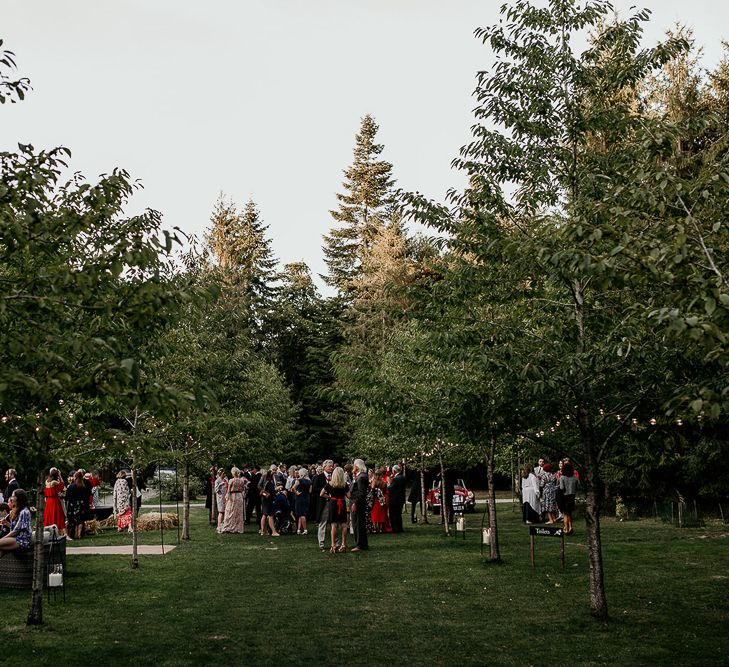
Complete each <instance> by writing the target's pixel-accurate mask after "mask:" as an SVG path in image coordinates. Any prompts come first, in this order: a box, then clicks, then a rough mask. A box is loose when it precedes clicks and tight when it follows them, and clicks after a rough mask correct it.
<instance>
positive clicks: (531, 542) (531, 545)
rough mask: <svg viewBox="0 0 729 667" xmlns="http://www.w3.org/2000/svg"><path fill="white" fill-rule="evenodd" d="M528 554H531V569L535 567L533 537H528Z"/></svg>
mask: <svg viewBox="0 0 729 667" xmlns="http://www.w3.org/2000/svg"><path fill="white" fill-rule="evenodd" d="M529 553H530V554H531V558H532V568H533V567H535V565H534V535H529Z"/></svg>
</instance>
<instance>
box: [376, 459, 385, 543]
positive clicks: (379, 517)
mask: <svg viewBox="0 0 729 667" xmlns="http://www.w3.org/2000/svg"><path fill="white" fill-rule="evenodd" d="M372 491H373V492H374V503H373V504H372V527H373V529H374V532H376V533H382V532H384V530H385V524H386V523H387V483H386V482H385V481H384V480H383V478H382V469H379V470H377V471H376V472H375V476H374V478H373V480H372Z"/></svg>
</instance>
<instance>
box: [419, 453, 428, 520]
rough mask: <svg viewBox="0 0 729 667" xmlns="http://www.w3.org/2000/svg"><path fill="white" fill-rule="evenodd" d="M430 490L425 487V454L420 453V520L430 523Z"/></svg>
mask: <svg viewBox="0 0 729 667" xmlns="http://www.w3.org/2000/svg"><path fill="white" fill-rule="evenodd" d="M427 498H428V490H427V489H426V488H425V454H421V455H420V522H421V523H428V502H427Z"/></svg>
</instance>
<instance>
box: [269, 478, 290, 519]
mask: <svg viewBox="0 0 729 667" xmlns="http://www.w3.org/2000/svg"><path fill="white" fill-rule="evenodd" d="M273 512H274V514H276V513H278V512H281V513H282V514H288V513H289V499H288V496H287V495H286V491H285V490H284V488H283V486H280V485H279V486H277V487H276V496H275V497H274V499H273Z"/></svg>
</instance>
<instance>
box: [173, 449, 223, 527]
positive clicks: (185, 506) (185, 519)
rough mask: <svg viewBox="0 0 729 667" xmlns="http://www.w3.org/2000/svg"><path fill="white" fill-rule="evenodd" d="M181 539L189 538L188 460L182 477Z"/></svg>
mask: <svg viewBox="0 0 729 667" xmlns="http://www.w3.org/2000/svg"><path fill="white" fill-rule="evenodd" d="M214 495H215V492H214V491H213V496H214ZM178 518H179V517H178ZM182 539H183V540H189V539H190V464H189V462H188V461H185V474H184V475H183V477H182Z"/></svg>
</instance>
